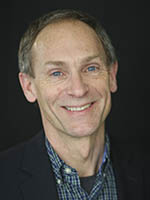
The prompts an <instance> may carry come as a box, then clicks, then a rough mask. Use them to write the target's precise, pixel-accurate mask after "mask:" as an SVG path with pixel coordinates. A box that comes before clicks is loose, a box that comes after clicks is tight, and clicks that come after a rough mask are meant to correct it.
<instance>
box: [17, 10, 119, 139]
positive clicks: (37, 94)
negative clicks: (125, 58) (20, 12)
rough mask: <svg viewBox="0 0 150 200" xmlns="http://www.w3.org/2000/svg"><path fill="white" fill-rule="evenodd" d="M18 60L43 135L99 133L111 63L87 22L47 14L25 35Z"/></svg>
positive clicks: (97, 31)
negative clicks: (38, 114) (37, 114)
mask: <svg viewBox="0 0 150 200" xmlns="http://www.w3.org/2000/svg"><path fill="white" fill-rule="evenodd" d="M79 18H80V19H82V20H80V19H79ZM44 20H45V21H44ZM23 52H24V53H23ZM19 55H20V71H21V73H20V74H19V79H20V83H21V85H22V88H23V91H24V94H25V96H26V98H27V99H28V101H30V102H34V101H36V100H37V102H38V104H39V107H40V111H41V115H42V120H43V124H44V127H45V129H47V130H49V131H51V133H52V134H55V135H56V133H64V134H65V135H68V136H73V137H83V136H89V135H92V134H93V133H94V132H97V131H99V130H100V129H102V128H104V122H105V119H106V117H107V115H108V113H109V111H110V107H111V94H110V93H111V92H115V91H116V89H117V83H116V73H117V61H116V56H115V53H114V49H113V47H112V45H111V42H110V40H109V38H108V36H107V34H106V33H105V31H104V30H103V29H102V28H101V26H100V25H98V24H97V22H96V21H95V20H94V19H93V18H92V17H89V16H88V15H86V14H83V13H80V12H76V11H56V12H54V13H52V14H48V15H47V16H45V17H43V18H41V19H40V20H38V21H36V22H35V23H33V25H32V26H31V27H30V28H29V30H28V31H27V32H26V34H25V36H24V39H22V42H21V46H20V53H19ZM64 134H63V135H64ZM61 136H62V134H61Z"/></svg>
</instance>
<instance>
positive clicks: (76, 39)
mask: <svg viewBox="0 0 150 200" xmlns="http://www.w3.org/2000/svg"><path fill="white" fill-rule="evenodd" d="M32 51H33V55H34V58H36V59H40V58H41V59H42V60H44V59H54V60H55V59H56V58H57V59H60V60H62V59H69V58H70V59H75V58H78V59H80V58H82V56H84V57H85V56H86V54H87V56H92V54H97V53H98V52H100V55H101V57H102V58H104V57H105V56H104V49H103V46H102V44H101V42H100V40H99V38H98V36H97V34H96V33H95V31H94V30H93V29H92V28H91V27H89V26H88V25H87V24H85V23H83V22H81V21H77V20H67V21H61V22H56V23H54V24H50V25H48V26H46V27H45V28H44V29H43V30H42V31H41V32H40V33H39V35H38V36H37V38H36V40H35V42H34V44H33V47H32ZM83 54H85V55H83ZM47 61H48V60H47Z"/></svg>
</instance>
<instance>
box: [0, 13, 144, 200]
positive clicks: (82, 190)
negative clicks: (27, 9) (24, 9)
mask: <svg viewBox="0 0 150 200" xmlns="http://www.w3.org/2000/svg"><path fill="white" fill-rule="evenodd" d="M19 68H20V73H19V80H20V84H21V86H22V89H23V92H24V94H25V97H26V98H27V100H28V101H29V102H32V103H33V102H37V103H38V105H39V108H40V112H41V117H42V122H43V130H42V131H41V132H40V133H38V134H37V135H36V136H35V137H34V138H32V139H31V140H30V141H28V142H25V143H24V144H21V145H19V146H18V147H15V148H13V149H11V150H8V151H7V152H4V153H3V154H2V155H1V163H0V164H1V166H0V173H1V180H0V183H1V187H0V189H1V190H2V191H1V197H2V199H5V200H9V199H14V200H31V199H32V200H48V199H52V200H57V199H61V200H62V199H63V200H78V199H79V200H80V199H82V200H86V199H89V200H101V199H107V200H112V199H113V200H117V199H121V200H122V199H124V200H129V199H136V200H137V199H144V198H143V190H142V180H143V179H142V171H141V170H142V169H141V166H140V164H139V163H138V165H135V162H133V160H132V162H130V163H129V162H127V159H126V158H125V157H123V155H122V154H121V153H120V152H118V149H117V148H116V147H115V146H114V145H113V144H112V142H111V140H110V138H109V136H108V134H107V132H106V131H105V120H106V118H107V115H108V113H109V111H110V108H111V93H114V92H116V90H117V81H116V74H117V70H118V63H117V58H116V55H115V51H114V48H113V46H112V44H111V41H110V39H109V37H108V35H107V34H106V32H105V30H104V29H103V28H102V26H101V25H100V24H99V23H98V22H97V20H95V19H94V18H93V17H91V16H89V15H87V14H85V13H82V12H79V11H75V10H57V11H54V12H51V13H49V14H47V15H45V16H43V17H41V18H40V19H38V20H36V21H35V22H33V23H32V24H31V25H30V27H29V28H28V30H27V32H26V33H25V34H24V36H23V38H22V40H21V43H20V49H19ZM109 131H110V134H111V130H109ZM130 161H131V160H130ZM136 164H137V163H136Z"/></svg>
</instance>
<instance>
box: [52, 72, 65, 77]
mask: <svg viewBox="0 0 150 200" xmlns="http://www.w3.org/2000/svg"><path fill="white" fill-rule="evenodd" d="M62 74H63V73H62V72H60V71H56V72H53V73H51V76H55V77H57V76H62Z"/></svg>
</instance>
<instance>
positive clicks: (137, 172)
mask: <svg viewBox="0 0 150 200" xmlns="http://www.w3.org/2000/svg"><path fill="white" fill-rule="evenodd" d="M112 163H113V169H114V173H115V177H116V186H117V193H118V200H133V199H136V200H141V199H143V191H142V187H143V186H142V169H141V166H140V163H139V159H137V158H136V156H135V155H132V154H131V155H128V156H124V155H123V154H121V153H120V151H118V150H117V151H115V150H114V149H113V152H112Z"/></svg>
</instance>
